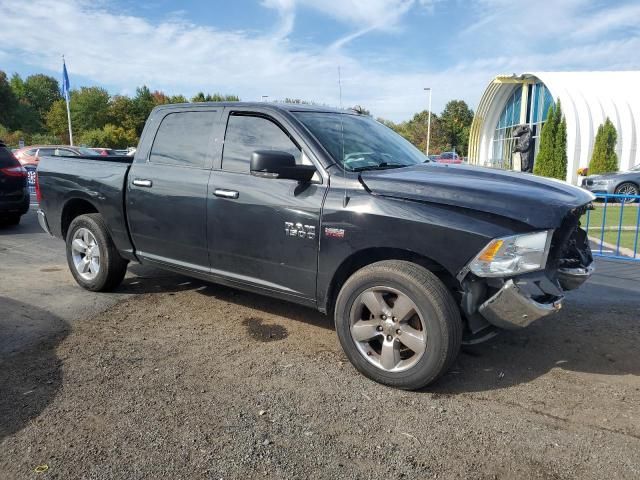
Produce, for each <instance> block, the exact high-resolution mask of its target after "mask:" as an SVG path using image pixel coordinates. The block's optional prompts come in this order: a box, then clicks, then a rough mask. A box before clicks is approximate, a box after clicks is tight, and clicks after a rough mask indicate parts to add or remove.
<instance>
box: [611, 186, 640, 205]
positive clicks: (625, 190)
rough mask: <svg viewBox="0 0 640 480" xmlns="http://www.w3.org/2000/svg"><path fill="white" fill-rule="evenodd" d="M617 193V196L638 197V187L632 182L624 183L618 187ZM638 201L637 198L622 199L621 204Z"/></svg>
mask: <svg viewBox="0 0 640 480" xmlns="http://www.w3.org/2000/svg"><path fill="white" fill-rule="evenodd" d="M615 193H616V195H638V186H637V185H636V184H635V183H632V182H624V183H621V184H620V185H618V186H617V187H616V190H615ZM637 201H638V199H637V198H630V199H628V200H626V199H624V198H621V199H620V203H635V202H637Z"/></svg>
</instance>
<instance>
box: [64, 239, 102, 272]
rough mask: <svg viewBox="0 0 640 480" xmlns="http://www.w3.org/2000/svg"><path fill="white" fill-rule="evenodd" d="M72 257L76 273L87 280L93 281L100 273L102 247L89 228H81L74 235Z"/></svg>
mask: <svg viewBox="0 0 640 480" xmlns="http://www.w3.org/2000/svg"><path fill="white" fill-rule="evenodd" d="M71 257H72V258H73V265H74V266H75V269H76V271H77V272H78V274H79V275H80V276H81V277H82V278H84V279H85V280H93V279H95V278H96V277H97V276H98V273H100V247H99V246H98V242H97V240H96V237H94V235H93V233H91V231H90V230H88V229H87V228H79V229H78V230H76V232H75V233H74V234H73V239H72V240H71Z"/></svg>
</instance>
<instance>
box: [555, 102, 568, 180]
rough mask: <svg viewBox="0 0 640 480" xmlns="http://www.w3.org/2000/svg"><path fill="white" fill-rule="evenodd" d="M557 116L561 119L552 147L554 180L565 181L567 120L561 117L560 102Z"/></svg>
mask: <svg viewBox="0 0 640 480" xmlns="http://www.w3.org/2000/svg"><path fill="white" fill-rule="evenodd" d="M558 116H559V117H561V120H560V122H559V123H558V127H557V129H556V136H555V139H554V145H553V165H554V175H553V177H554V178H557V179H558V180H566V179H567V120H566V119H565V118H564V116H563V115H562V110H561V108H560V100H558Z"/></svg>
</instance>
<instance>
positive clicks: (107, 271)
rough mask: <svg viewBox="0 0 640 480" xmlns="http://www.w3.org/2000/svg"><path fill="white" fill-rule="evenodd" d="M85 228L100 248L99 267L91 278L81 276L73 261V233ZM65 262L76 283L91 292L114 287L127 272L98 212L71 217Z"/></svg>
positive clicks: (125, 261) (109, 289)
mask: <svg viewBox="0 0 640 480" xmlns="http://www.w3.org/2000/svg"><path fill="white" fill-rule="evenodd" d="M81 228H84V229H87V230H89V232H91V234H92V235H93V236H94V237H95V240H96V243H97V245H98V247H99V249H100V267H99V270H98V273H97V275H96V277H95V278H93V279H90V280H88V279H86V278H83V277H82V275H81V274H80V272H79V271H78V269H77V268H76V266H75V264H74V261H73V252H72V247H71V244H72V241H73V238H74V235H75V233H76V232H77V231H78V230H79V229H81ZM66 242H67V263H68V264H69V270H71V274H72V275H73V278H75V280H76V282H78V285H80V286H81V287H82V288H85V289H87V290H91V291H92V292H108V291H111V290H113V289H114V288H116V287H117V286H118V285H120V283H121V282H122V279H123V278H124V276H125V274H126V273H127V264H128V263H129V262H128V261H127V260H124V259H123V258H122V257H121V256H120V254H119V253H118V251H117V249H116V247H115V245H114V244H113V240H111V235H110V234H109V231H108V230H107V226H106V224H105V223H104V220H103V219H102V217H101V216H100V214H99V213H90V214H86V215H80V216H78V217H76V218H74V219H73V221H72V222H71V225H69V230H68V232H67V240H66Z"/></svg>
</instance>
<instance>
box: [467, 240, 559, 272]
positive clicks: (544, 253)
mask: <svg viewBox="0 0 640 480" xmlns="http://www.w3.org/2000/svg"><path fill="white" fill-rule="evenodd" d="M552 234H553V230H543V231H540V232H534V233H524V234H521V235H512V236H509V237H501V238H494V239H493V240H491V241H490V242H489V243H488V244H487V246H486V247H484V248H483V249H482V250H481V251H480V253H478V255H476V257H475V258H474V259H473V260H472V261H471V263H469V270H470V271H471V272H473V273H474V274H475V275H477V276H478V277H509V276H513V275H518V274H521V273H526V272H533V271H535V270H542V269H544V268H545V265H546V264H547V257H548V255H549V246H550V244H551V236H552Z"/></svg>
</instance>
